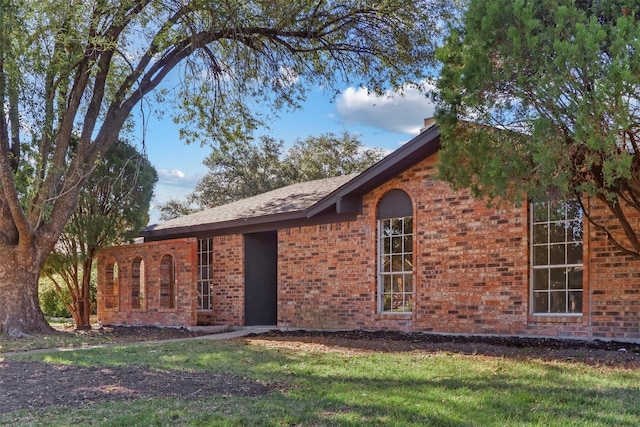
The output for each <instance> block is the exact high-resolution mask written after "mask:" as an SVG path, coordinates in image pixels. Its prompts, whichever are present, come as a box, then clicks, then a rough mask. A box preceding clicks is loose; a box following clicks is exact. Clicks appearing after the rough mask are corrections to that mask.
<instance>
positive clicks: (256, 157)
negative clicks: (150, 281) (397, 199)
mask: <svg viewBox="0 0 640 427" xmlns="http://www.w3.org/2000/svg"><path fill="white" fill-rule="evenodd" d="M382 155H383V153H382V151H381V150H377V149H371V148H365V147H364V146H363V145H362V143H361V142H360V140H359V139H358V138H357V137H356V136H355V135H351V134H349V133H347V132H345V133H343V134H342V135H340V136H338V135H335V134H333V133H327V134H323V135H320V136H311V137H308V138H306V139H298V140H296V141H295V142H294V144H293V146H292V147H291V148H290V149H289V150H285V149H284V141H282V140H280V141H278V140H275V139H273V138H270V137H267V136H263V137H261V138H260V141H259V143H258V144H252V143H251V142H249V141H246V140H243V141H239V142H235V143H233V144H227V145H224V146H222V147H220V148H215V149H213V151H212V153H211V154H210V155H209V156H208V157H207V158H206V159H205V160H204V164H205V165H206V166H207V167H208V168H209V173H208V174H207V175H205V176H204V177H203V178H202V180H201V181H200V182H199V183H198V185H197V186H196V190H195V191H194V192H193V193H192V194H190V195H189V196H187V200H186V201H185V202H180V201H177V200H170V201H169V202H168V203H166V204H164V205H162V206H160V211H161V212H162V219H165V220H167V219H171V218H176V217H178V216H181V215H186V214H189V213H192V212H194V211H195V210H200V209H206V208H210V207H214V206H219V205H223V204H226V203H230V202H233V201H235V200H240V199H244V198H247V197H251V196H254V195H256V194H261V193H265V192H267V191H271V190H275V189H276V188H280V187H283V186H285V185H289V184H294V183H297V182H304V181H312V180H315V179H321V178H329V177H334V176H341V175H348V174H350V173H354V172H362V171H363V170H365V169H366V168H368V167H369V166H371V165H373V164H374V163H375V162H377V161H378V160H380V159H381V158H382Z"/></svg>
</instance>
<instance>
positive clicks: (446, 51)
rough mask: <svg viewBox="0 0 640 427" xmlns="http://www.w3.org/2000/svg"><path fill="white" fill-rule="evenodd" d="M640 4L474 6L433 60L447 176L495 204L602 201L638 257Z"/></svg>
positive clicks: (565, 1) (556, 1) (500, 1)
mask: <svg viewBox="0 0 640 427" xmlns="http://www.w3.org/2000/svg"><path fill="white" fill-rule="evenodd" d="M639 6H640V3H638V1H637V0H614V1H607V2H603V1H597V0H582V1H577V2H576V1H570V0H552V1H529V2H526V1H511V0H477V1H476V0H472V1H470V2H469V7H468V10H467V12H466V13H465V15H464V17H463V19H462V21H461V24H460V25H458V26H457V27H456V28H454V29H453V30H452V31H451V33H450V36H449V37H448V38H447V39H446V43H445V44H444V46H443V47H442V48H441V49H440V50H439V51H438V58H439V59H440V61H441V62H442V72H441V79H440V80H439V82H438V95H437V96H438V99H439V110H438V113H437V119H438V121H439V124H440V126H441V131H442V142H443V150H442V152H441V162H440V164H441V166H440V174H441V176H442V177H443V178H444V179H446V180H448V181H449V182H451V183H452V184H453V185H454V186H455V187H470V188H471V190H472V192H473V193H474V194H475V195H476V196H478V197H486V198H488V199H491V200H494V201H504V200H506V201H508V202H513V201H516V202H521V201H524V200H526V199H528V198H530V197H538V196H542V195H544V194H546V193H548V192H553V193H555V194H559V195H562V196H568V197H578V198H582V197H583V196H584V195H587V196H591V197H594V198H597V199H599V200H600V201H601V202H603V203H604V204H605V205H606V206H607V207H608V208H609V209H610V210H611V212H612V213H613V215H614V216H615V217H616V218H617V219H618V220H619V225H622V228H623V229H624V231H625V236H624V237H621V236H619V235H617V236H613V235H612V234H611V233H609V232H608V231H606V232H607V233H608V234H609V237H610V238H612V239H613V241H614V243H615V244H617V245H618V247H619V249H622V250H623V251H625V252H627V253H630V254H634V255H636V256H640V241H638V239H637V237H636V232H635V230H633V229H632V228H633V227H632V226H631V225H630V223H629V221H628V218H627V216H626V213H625V212H623V211H622V209H621V206H626V205H628V207H629V208H630V209H632V210H638V209H640V202H639V201H640V185H638V184H639V183H640V178H639V177H638V171H639V170H640V148H639V145H638V138H639V137H640V113H639V112H640V110H639V109H638V105H639V101H640V26H639V24H638V18H639V17H638V15H637V13H638V10H640V9H639ZM498 130H499V131H498ZM505 130H510V131H505ZM587 214H588V212H587ZM594 224H595V225H596V227H598V228H600V229H603V230H606V227H604V226H603V225H602V224H598V223H596V222H594Z"/></svg>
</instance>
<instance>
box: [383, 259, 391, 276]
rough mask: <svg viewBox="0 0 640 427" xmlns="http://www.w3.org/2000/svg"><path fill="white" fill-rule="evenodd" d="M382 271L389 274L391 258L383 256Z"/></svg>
mask: <svg viewBox="0 0 640 427" xmlns="http://www.w3.org/2000/svg"><path fill="white" fill-rule="evenodd" d="M382 271H384V272H385V273H388V272H390V271H391V257H390V256H383V257H382Z"/></svg>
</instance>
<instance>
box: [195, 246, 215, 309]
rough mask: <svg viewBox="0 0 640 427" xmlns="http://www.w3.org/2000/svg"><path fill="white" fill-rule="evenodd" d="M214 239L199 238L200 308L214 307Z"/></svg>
mask: <svg viewBox="0 0 640 427" xmlns="http://www.w3.org/2000/svg"><path fill="white" fill-rule="evenodd" d="M212 281H213V239H199V240H198V310H211V309H212V307H213V306H212V294H211V285H212Z"/></svg>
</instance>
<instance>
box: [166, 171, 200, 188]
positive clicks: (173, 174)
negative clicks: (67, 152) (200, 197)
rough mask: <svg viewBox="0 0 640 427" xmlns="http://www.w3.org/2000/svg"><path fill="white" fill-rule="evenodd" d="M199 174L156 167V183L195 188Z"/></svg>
mask: <svg viewBox="0 0 640 427" xmlns="http://www.w3.org/2000/svg"><path fill="white" fill-rule="evenodd" d="M201 178H202V176H200V175H187V174H186V173H184V172H183V171H181V170H179V169H171V170H169V169H158V184H159V185H170V186H175V187H187V188H191V189H193V188H195V186H196V184H197V183H198V182H199V181H200V179H201Z"/></svg>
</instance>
